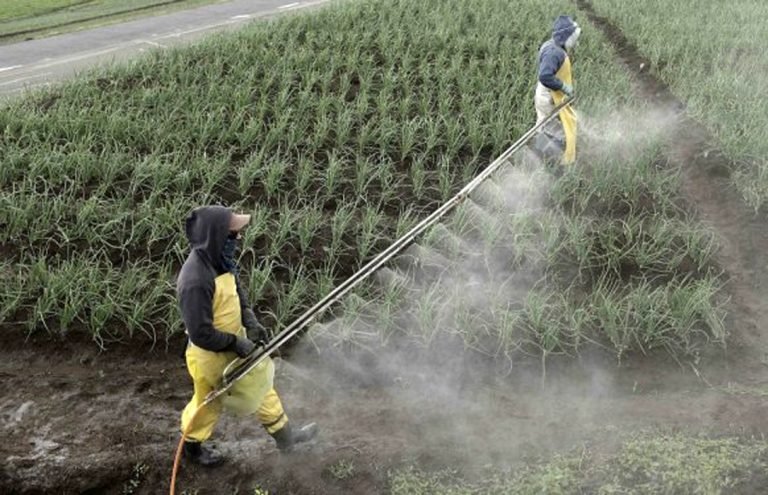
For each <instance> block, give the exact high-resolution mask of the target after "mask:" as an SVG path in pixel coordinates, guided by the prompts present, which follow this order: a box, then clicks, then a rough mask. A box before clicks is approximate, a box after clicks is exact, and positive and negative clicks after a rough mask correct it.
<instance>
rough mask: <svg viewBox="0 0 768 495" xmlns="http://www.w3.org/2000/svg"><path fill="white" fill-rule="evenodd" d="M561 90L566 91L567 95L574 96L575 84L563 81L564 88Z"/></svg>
mask: <svg viewBox="0 0 768 495" xmlns="http://www.w3.org/2000/svg"><path fill="white" fill-rule="evenodd" d="M560 91H562V92H563V93H565V96H567V97H568V98H573V86H571V85H570V84H565V83H563V89H561V90H560Z"/></svg>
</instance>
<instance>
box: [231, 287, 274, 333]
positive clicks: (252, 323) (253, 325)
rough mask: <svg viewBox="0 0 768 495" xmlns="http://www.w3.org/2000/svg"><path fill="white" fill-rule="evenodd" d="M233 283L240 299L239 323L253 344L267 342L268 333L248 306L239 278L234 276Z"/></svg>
mask: <svg viewBox="0 0 768 495" xmlns="http://www.w3.org/2000/svg"><path fill="white" fill-rule="evenodd" d="M235 281H236V283H237V297H238V298H239V299H240V314H241V315H242V316H241V322H242V324H243V326H244V327H245V330H246V334H247V335H248V338H249V339H251V340H253V341H254V342H268V341H269V332H267V329H266V328H264V326H263V325H262V324H261V323H259V320H258V319H257V318H256V313H254V312H253V309H251V306H250V305H249V304H248V292H247V291H246V290H245V289H244V288H243V286H242V284H241V283H240V277H237V276H236V277H235Z"/></svg>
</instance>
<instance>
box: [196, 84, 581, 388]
mask: <svg viewBox="0 0 768 495" xmlns="http://www.w3.org/2000/svg"><path fill="white" fill-rule="evenodd" d="M574 101H576V97H573V98H571V99H569V100H566V101H564V102H563V103H561V104H560V105H558V106H557V107H555V109H554V110H553V111H552V113H550V114H549V115H548V116H547V117H546V118H545V119H544V120H542V121H541V122H539V123H538V124H536V125H535V126H533V127H532V128H531V129H529V130H528V131H527V132H526V133H525V134H523V135H522V136H521V137H520V139H518V140H517V141H515V143H514V144H512V146H510V147H509V148H508V149H507V150H506V151H505V152H504V153H502V154H501V155H500V156H499V157H498V158H496V160H494V161H493V163H491V164H490V165H489V166H488V167H486V168H485V170H483V171H482V172H481V173H480V174H479V175H478V176H477V177H475V178H474V179H473V180H472V181H471V182H470V183H468V184H467V185H466V186H464V188H463V189H462V190H461V191H459V192H458V193H457V194H456V195H455V196H454V197H453V198H451V199H450V200H449V201H448V202H446V203H445V204H443V205H442V206H441V207H440V208H438V209H437V210H435V211H434V212H433V213H432V214H431V215H430V216H428V217H427V218H425V219H424V220H422V221H421V222H420V223H419V224H417V225H416V226H415V227H413V228H412V229H411V230H410V231H408V232H407V233H406V234H405V235H403V236H402V237H400V238H399V239H398V240H396V241H395V242H394V243H393V244H392V245H390V246H389V247H388V248H387V249H386V250H384V251H383V252H381V253H380V254H379V255H378V256H376V257H375V258H374V259H372V260H371V261H369V262H368V263H367V264H366V265H365V266H364V267H362V268H361V269H360V270H358V271H357V272H356V273H355V274H354V275H352V276H351V277H349V278H348V279H347V280H345V281H344V282H343V283H341V285H339V286H338V287H336V288H335V289H334V290H332V291H331V292H330V293H329V294H328V295H327V296H325V297H324V298H323V299H321V300H320V301H319V302H318V303H317V304H315V305H314V306H312V307H311V308H310V309H308V310H307V311H306V312H305V313H304V314H303V315H301V316H300V317H299V318H297V319H296V320H295V321H294V322H293V323H291V324H290V325H288V326H287V327H285V329H284V330H283V331H282V332H280V333H279V334H278V335H276V336H275V337H274V338H273V339H272V340H271V341H270V342H269V343H268V344H267V345H266V346H264V347H263V348H260V349H258V351H257V352H255V353H254V354H252V355H250V356H248V357H246V358H245V359H243V360H235V361H233V362H232V363H230V365H229V366H227V368H226V369H225V370H224V376H223V379H222V383H221V385H220V386H219V387H218V388H217V389H216V390H214V391H213V392H211V393H210V394H209V395H208V397H207V398H206V401H205V402H206V403H210V402H212V401H213V400H214V399H216V398H217V397H219V396H220V395H222V394H223V393H225V392H226V391H227V390H229V388H230V387H231V386H232V385H233V384H234V383H235V382H237V381H238V380H239V379H240V378H242V377H243V376H245V375H246V374H247V373H248V372H250V371H251V370H252V369H253V368H255V367H256V366H258V365H259V364H261V362H262V361H264V359H266V358H267V356H269V355H270V354H272V353H273V352H275V351H276V350H277V349H279V348H280V347H281V346H282V345H283V344H285V343H286V342H288V341H289V340H290V339H291V338H292V337H293V336H294V335H296V334H297V333H298V332H300V331H301V330H302V329H303V328H305V327H306V326H307V325H309V323H311V322H312V320H314V319H315V317H317V315H318V314H320V313H322V312H323V311H325V310H326V309H327V308H328V307H329V306H331V305H332V304H333V303H335V302H336V301H338V300H339V299H340V298H342V297H344V295H346V294H347V293H348V292H349V291H350V290H352V288H353V287H355V286H356V285H357V284H359V283H360V282H362V281H363V280H365V279H366V278H367V277H368V276H369V275H370V274H371V273H373V272H374V271H376V270H377V269H378V268H379V267H381V265H383V264H384V263H386V262H387V261H389V260H390V259H391V258H392V257H393V256H394V255H396V254H397V253H399V252H400V251H401V250H403V249H404V248H405V247H406V246H408V245H409V244H410V243H411V242H412V241H413V240H414V238H415V237H416V236H417V235H419V234H421V233H422V232H424V230H426V229H427V228H429V227H430V226H432V225H434V224H435V223H436V222H437V221H438V220H439V219H440V218H441V217H443V215H445V214H446V213H448V211H450V210H451V209H453V208H454V207H455V206H456V205H458V204H459V203H461V202H462V201H463V200H464V199H466V198H467V196H468V195H469V193H471V192H472V191H473V190H474V189H475V188H477V186H479V185H480V183H481V182H483V181H484V180H485V179H487V178H488V177H489V176H490V175H491V174H492V173H493V172H495V171H496V170H497V169H498V168H499V167H501V166H502V165H503V164H504V163H505V162H506V161H507V159H509V157H511V156H512V155H513V154H514V153H516V152H517V151H518V150H519V149H520V148H522V147H523V146H524V145H525V144H526V143H527V142H528V141H529V140H530V139H531V138H532V137H533V136H534V134H536V132H537V131H538V130H539V129H541V128H542V127H544V126H545V125H547V124H548V123H549V122H550V121H551V120H553V119H554V118H555V117H556V116H557V115H559V114H560V111H561V110H563V109H564V108H565V107H567V106H569V105H570V104H572V103H573V102H574Z"/></svg>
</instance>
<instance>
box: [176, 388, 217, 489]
mask: <svg viewBox="0 0 768 495" xmlns="http://www.w3.org/2000/svg"><path fill="white" fill-rule="evenodd" d="M207 404H208V401H207V400H206V401H205V402H203V403H202V404H200V406H199V407H198V408H197V409H196V410H195V414H193V415H192V418H191V419H190V420H189V423H188V424H187V429H186V430H184V431H182V432H181V438H180V439H179V446H178V447H176V455H175V456H174V458H173V471H172V472H171V495H175V493H176V473H178V472H179V463H180V462H181V452H182V450H184V441H185V440H186V439H187V432H189V430H190V429H191V428H192V424H194V422H195V418H196V417H197V415H198V414H199V413H200V411H202V410H203V408H204V407H205V406H206V405H207Z"/></svg>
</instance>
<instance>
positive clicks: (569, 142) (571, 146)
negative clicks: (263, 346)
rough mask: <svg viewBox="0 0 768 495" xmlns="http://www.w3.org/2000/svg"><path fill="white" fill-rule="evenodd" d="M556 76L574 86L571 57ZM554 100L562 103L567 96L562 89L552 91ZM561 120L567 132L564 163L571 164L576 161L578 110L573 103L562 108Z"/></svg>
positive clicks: (566, 59)
mask: <svg viewBox="0 0 768 495" xmlns="http://www.w3.org/2000/svg"><path fill="white" fill-rule="evenodd" d="M555 76H556V77H557V78H558V79H560V80H561V81H563V82H564V83H565V84H568V85H570V86H573V74H572V73H571V58H570V57H569V56H568V55H566V56H565V61H564V62H563V65H562V66H560V69H559V70H558V71H557V73H556V74H555ZM550 92H551V93H552V101H554V103H555V106H557V105H559V104H561V103H562V102H563V101H564V100H565V98H566V96H565V93H563V92H562V91H552V90H550ZM559 117H560V122H561V123H562V124H563V132H564V133H565V152H563V165H570V164H572V163H573V162H574V161H576V110H574V109H573V106H572V105H568V106H567V107H565V108H563V109H562V110H560V115H559Z"/></svg>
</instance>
